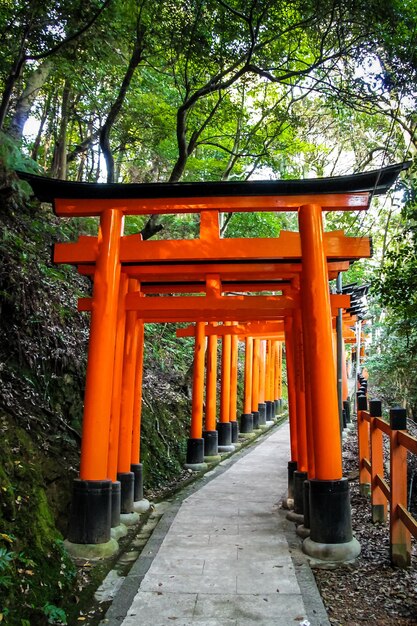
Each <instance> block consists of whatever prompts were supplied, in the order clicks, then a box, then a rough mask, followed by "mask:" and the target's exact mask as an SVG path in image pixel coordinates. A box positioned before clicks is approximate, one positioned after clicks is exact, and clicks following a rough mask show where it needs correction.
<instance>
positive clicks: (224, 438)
mask: <svg viewBox="0 0 417 626" xmlns="http://www.w3.org/2000/svg"><path fill="white" fill-rule="evenodd" d="M217 432H218V433H219V452H233V450H234V449H235V446H234V445H233V443H232V424H231V423H230V422H217Z"/></svg>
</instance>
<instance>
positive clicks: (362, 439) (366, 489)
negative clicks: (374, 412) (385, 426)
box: [357, 394, 371, 496]
mask: <svg viewBox="0 0 417 626" xmlns="http://www.w3.org/2000/svg"><path fill="white" fill-rule="evenodd" d="M357 402H358V404H357V407H358V449H359V491H360V493H361V495H363V496H368V495H369V493H370V490H371V477H370V475H369V471H368V470H367V469H366V467H365V466H364V463H363V460H364V459H367V458H368V456H369V424H368V422H366V421H365V420H364V419H363V415H362V413H363V411H366V410H367V409H368V400H367V397H366V396H364V395H361V394H358V397H357Z"/></svg>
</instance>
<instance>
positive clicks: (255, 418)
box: [252, 411, 259, 430]
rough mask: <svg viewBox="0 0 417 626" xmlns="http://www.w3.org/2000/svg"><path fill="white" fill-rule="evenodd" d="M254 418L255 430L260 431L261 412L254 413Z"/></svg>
mask: <svg viewBox="0 0 417 626" xmlns="http://www.w3.org/2000/svg"><path fill="white" fill-rule="evenodd" d="M252 417H253V430H258V428H259V411H252Z"/></svg>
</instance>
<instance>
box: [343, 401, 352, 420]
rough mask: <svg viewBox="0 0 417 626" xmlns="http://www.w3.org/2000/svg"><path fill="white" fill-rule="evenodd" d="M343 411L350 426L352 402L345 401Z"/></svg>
mask: <svg viewBox="0 0 417 626" xmlns="http://www.w3.org/2000/svg"><path fill="white" fill-rule="evenodd" d="M343 409H344V411H345V415H346V424H349V423H350V421H351V412H350V402H349V400H343Z"/></svg>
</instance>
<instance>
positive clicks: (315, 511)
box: [310, 478, 353, 543]
mask: <svg viewBox="0 0 417 626" xmlns="http://www.w3.org/2000/svg"><path fill="white" fill-rule="evenodd" d="M310 528H311V535H310V537H311V539H312V540H313V541H316V542H317V543H345V542H346V541H351V539H352V537H353V535H352V522H351V515H350V500H349V483H348V481H347V479H346V478H342V479H341V480H311V481H310Z"/></svg>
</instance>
